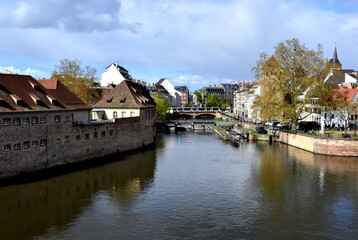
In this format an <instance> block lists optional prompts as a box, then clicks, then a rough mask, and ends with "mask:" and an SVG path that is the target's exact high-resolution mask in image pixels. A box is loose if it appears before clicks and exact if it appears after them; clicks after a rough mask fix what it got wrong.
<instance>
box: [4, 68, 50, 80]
mask: <svg viewBox="0 0 358 240" xmlns="http://www.w3.org/2000/svg"><path fill="white" fill-rule="evenodd" d="M0 73H14V74H24V75H30V76H32V77H34V78H37V79H41V78H49V74H47V73H45V72H43V71H40V70H36V69H31V68H26V69H25V70H20V69H17V68H15V67H14V66H9V67H3V66H0Z"/></svg>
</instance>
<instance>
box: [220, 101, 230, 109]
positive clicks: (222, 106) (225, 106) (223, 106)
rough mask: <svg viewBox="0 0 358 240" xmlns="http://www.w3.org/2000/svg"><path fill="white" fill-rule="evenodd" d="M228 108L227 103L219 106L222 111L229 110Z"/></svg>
mask: <svg viewBox="0 0 358 240" xmlns="http://www.w3.org/2000/svg"><path fill="white" fill-rule="evenodd" d="M229 107H230V104H227V103H223V104H221V106H220V108H221V109H222V110H225V109H226V108H229Z"/></svg>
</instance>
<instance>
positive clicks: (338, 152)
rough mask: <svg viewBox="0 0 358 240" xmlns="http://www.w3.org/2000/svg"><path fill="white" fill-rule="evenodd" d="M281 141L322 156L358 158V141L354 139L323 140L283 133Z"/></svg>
mask: <svg viewBox="0 0 358 240" xmlns="http://www.w3.org/2000/svg"><path fill="white" fill-rule="evenodd" d="M279 141H280V142H281V143H285V144H288V145H291V146H294V147H297V148H301V149H304V150H306V151H310V152H313V153H318V154H322V155H331V156H352V157H353V156H354V157H357V156H358V141H357V140H352V139H331V138H326V139H322V138H313V137H309V136H302V135H298V134H291V133H286V132H281V133H280V137H279Z"/></svg>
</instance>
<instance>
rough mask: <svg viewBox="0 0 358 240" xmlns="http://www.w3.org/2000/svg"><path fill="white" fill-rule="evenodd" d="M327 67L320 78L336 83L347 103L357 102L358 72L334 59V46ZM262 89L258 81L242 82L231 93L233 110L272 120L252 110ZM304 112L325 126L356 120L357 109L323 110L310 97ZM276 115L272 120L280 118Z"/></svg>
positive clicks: (255, 118)
mask: <svg viewBox="0 0 358 240" xmlns="http://www.w3.org/2000/svg"><path fill="white" fill-rule="evenodd" d="M329 62H330V64H331V70H330V72H329V74H328V75H327V76H326V78H325V79H322V80H323V82H324V83H326V84H328V83H329V84H332V83H334V85H336V86H337V89H335V90H334V91H335V94H338V95H339V96H343V97H344V99H345V100H346V101H347V104H351V105H356V104H358V94H357V93H358V72H357V71H355V70H353V69H343V68H342V64H341V63H340V61H339V59H338V54H337V49H336V48H335V49H334V54H333V58H332V59H330V60H329ZM261 91H263V89H262V86H261V85H260V81H251V82H246V84H245V85H244V86H243V87H242V88H241V89H239V90H237V91H236V92H235V93H234V96H233V108H232V111H233V114H234V115H235V116H236V117H238V118H240V119H243V120H246V121H252V122H258V121H260V120H266V121H267V120H273V119H260V116H259V115H257V114H256V113H254V111H253V108H252V106H253V104H254V101H255V99H256V97H258V96H260V93H261ZM304 115H308V117H306V118H305V119H304V121H315V122H317V123H319V124H321V122H322V119H324V123H325V125H326V126H328V127H347V126H346V125H347V124H348V123H351V124H352V123H354V124H356V123H357V120H358V112H357V110H355V111H354V110H353V111H345V110H344V109H338V110H334V111H329V112H323V111H322V107H321V106H320V105H318V104H317V99H314V98H312V99H311V102H310V103H306V104H305V110H304ZM279 118H280V117H279V116H277V118H276V119H275V120H280V119H279Z"/></svg>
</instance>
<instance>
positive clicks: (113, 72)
mask: <svg viewBox="0 0 358 240" xmlns="http://www.w3.org/2000/svg"><path fill="white" fill-rule="evenodd" d="M124 80H132V77H131V75H129V73H128V71H127V70H126V69H125V68H124V67H121V66H119V65H118V64H117V63H112V64H111V65H109V66H108V67H106V70H105V71H104V72H103V73H102V74H101V87H107V86H108V85H110V84H114V85H118V84H120V83H121V82H122V81H124Z"/></svg>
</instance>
